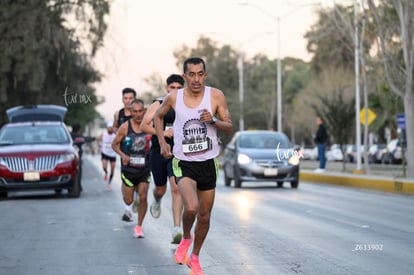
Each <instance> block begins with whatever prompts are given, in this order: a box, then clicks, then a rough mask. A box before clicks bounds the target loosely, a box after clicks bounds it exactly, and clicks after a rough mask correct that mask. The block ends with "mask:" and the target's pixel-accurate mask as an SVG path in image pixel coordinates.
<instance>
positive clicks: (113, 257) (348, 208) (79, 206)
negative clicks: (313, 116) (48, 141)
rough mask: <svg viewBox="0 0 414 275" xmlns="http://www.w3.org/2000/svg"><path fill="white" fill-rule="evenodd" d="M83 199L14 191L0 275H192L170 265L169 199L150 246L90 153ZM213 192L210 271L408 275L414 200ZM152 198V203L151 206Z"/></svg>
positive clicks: (2, 225) (270, 189)
mask: <svg viewBox="0 0 414 275" xmlns="http://www.w3.org/2000/svg"><path fill="white" fill-rule="evenodd" d="M83 171H84V172H83V173H84V174H83V176H84V179H83V186H84V192H83V193H82V195H81V197H80V198H79V199H69V198H66V196H65V194H62V195H60V196H57V195H55V194H54V193H53V192H18V193H10V197H9V198H8V199H7V200H2V201H0V212H1V219H0V274H7V275H8V274H13V275H26V274H27V275H29V274H30V275H38V274H39V275H49V274H50V275H56V274H59V275H72V274H73V275H75V274H76V275H79V274H87V275H114V274H115V275H118V274H128V275H131V274H133V275H137V274H140V275H147V274H150V275H164V274H188V273H189V270H188V268H187V267H185V266H178V265H176V264H175V263H174V261H173V253H174V249H175V245H172V244H170V243H169V242H170V233H171V225H172V218H171V210H170V205H171V201H170V196H169V193H167V194H168V195H167V196H166V197H165V198H164V199H163V205H162V210H163V213H162V216H161V217H160V219H153V218H152V217H151V215H150V214H149V211H148V213H147V216H146V218H145V221H144V227H143V228H144V232H145V238H144V239H134V238H132V231H133V227H134V223H125V222H122V221H121V219H120V217H121V214H122V212H123V206H122V202H121V194H120V180H119V170H118V171H117V173H116V175H115V183H114V190H113V191H111V192H109V191H106V190H105V184H104V183H103V182H102V172H101V170H100V169H99V156H97V155H95V156H93V157H92V156H88V155H86V156H85V161H84V170H83ZM285 185H286V187H284V188H275V186H276V184H271V183H262V184H260V186H258V185H255V184H254V183H244V184H243V188H242V189H236V188H234V187H224V183H223V179H222V177H221V178H220V180H219V183H218V187H217V193H216V194H217V195H216V202H215V207H214V210H213V215H212V221H211V228H210V233H209V235H208V237H207V240H206V242H205V245H204V247H203V249H202V251H201V255H200V259H201V264H202V266H203V267H204V271H205V274H206V275H208V274H216V275H227V274H246V275H253V274H257V275H262V274H263V275H269V274H271V275H272V274H412V270H413V268H414V264H413V259H414V239H413V235H414V234H413V233H414V215H413V214H412V213H413V209H414V197H412V196H407V195H401V194H389V193H381V192H374V191H364V190H358V189H353V188H345V187H338V186H329V185H319V184H311V183H306V182H301V183H300V185H299V188H298V189H290V188H289V187H288V186H289V184H285ZM152 200H153V199H152V197H151V196H150V197H149V202H150V203H151V202H152Z"/></svg>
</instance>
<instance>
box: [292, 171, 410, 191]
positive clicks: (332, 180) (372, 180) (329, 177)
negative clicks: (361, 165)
mask: <svg viewBox="0 0 414 275" xmlns="http://www.w3.org/2000/svg"><path fill="white" fill-rule="evenodd" d="M300 181H302V182H303V181H309V182H315V183H322V184H334V185H341V186H349V187H355V188H363V189H372V190H378V191H384V192H392V193H404V194H410V195H414V179H407V178H402V177H396V176H386V175H364V174H352V173H347V172H338V171H330V170H327V171H326V172H323V173H320V172H315V171H314V170H312V169H309V168H306V167H304V168H301V171H300Z"/></svg>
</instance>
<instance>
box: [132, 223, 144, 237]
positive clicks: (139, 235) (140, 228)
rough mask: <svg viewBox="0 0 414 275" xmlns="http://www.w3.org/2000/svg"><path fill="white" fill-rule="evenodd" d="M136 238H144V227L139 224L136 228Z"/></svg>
mask: <svg viewBox="0 0 414 275" xmlns="http://www.w3.org/2000/svg"><path fill="white" fill-rule="evenodd" d="M134 238H144V232H143V231H142V227H141V226H139V225H137V226H135V228H134Z"/></svg>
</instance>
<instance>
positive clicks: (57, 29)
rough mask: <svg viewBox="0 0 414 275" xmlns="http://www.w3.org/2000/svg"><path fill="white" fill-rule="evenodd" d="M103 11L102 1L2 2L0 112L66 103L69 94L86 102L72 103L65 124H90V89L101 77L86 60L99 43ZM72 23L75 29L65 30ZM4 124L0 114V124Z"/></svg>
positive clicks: (92, 110)
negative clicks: (69, 121) (21, 106)
mask: <svg viewBox="0 0 414 275" xmlns="http://www.w3.org/2000/svg"><path fill="white" fill-rule="evenodd" d="M107 13H109V4H108V1H104V0H96V1H84V0H77V1H70V2H69V1H63V0H60V1H48V0H30V1H1V2H0V33H1V35H0V48H1V49H2V51H0V108H1V109H2V110H6V109H7V108H9V107H12V106H16V105H28V104H58V105H66V104H67V102H65V99H67V98H65V91H69V92H70V93H71V94H72V96H73V97H74V96H75V95H76V96H77V98H78V100H79V99H80V98H81V97H84V98H86V97H88V98H90V99H91V100H89V101H88V104H85V103H84V102H79V101H76V100H74V101H72V102H71V106H68V120H77V122H81V124H86V123H87V122H89V121H92V120H93V119H94V118H95V117H96V116H97V113H96V111H95V106H96V105H97V104H99V101H98V100H97V99H96V96H95V95H94V93H95V91H94V89H93V88H92V87H91V86H90V85H91V83H93V82H96V81H99V80H100V74H99V72H97V71H96V70H95V69H94V68H93V67H92V66H91V64H90V62H89V59H88V58H89V56H90V55H91V54H92V55H93V54H94V53H95V52H96V50H97V48H99V47H100V46H101V44H102V39H103V35H104V33H105V30H106V24H105V23H104V20H103V19H104V15H106V14H107ZM74 22H77V24H74V25H75V26H76V27H69V26H70V25H71V24H72V25H73V23H74ZM85 48H89V53H88V52H87V51H85ZM85 100H86V99H85ZM5 122H6V117H5V113H4V112H2V114H0V123H1V124H3V123H5Z"/></svg>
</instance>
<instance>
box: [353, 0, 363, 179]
mask: <svg viewBox="0 0 414 275" xmlns="http://www.w3.org/2000/svg"><path fill="white" fill-rule="evenodd" d="M357 7H358V4H357V0H354V28H355V30H354V47H355V117H356V150H357V151H356V158H357V167H356V169H357V171H361V122H360V119H359V112H360V95H359V45H358V13H357Z"/></svg>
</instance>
